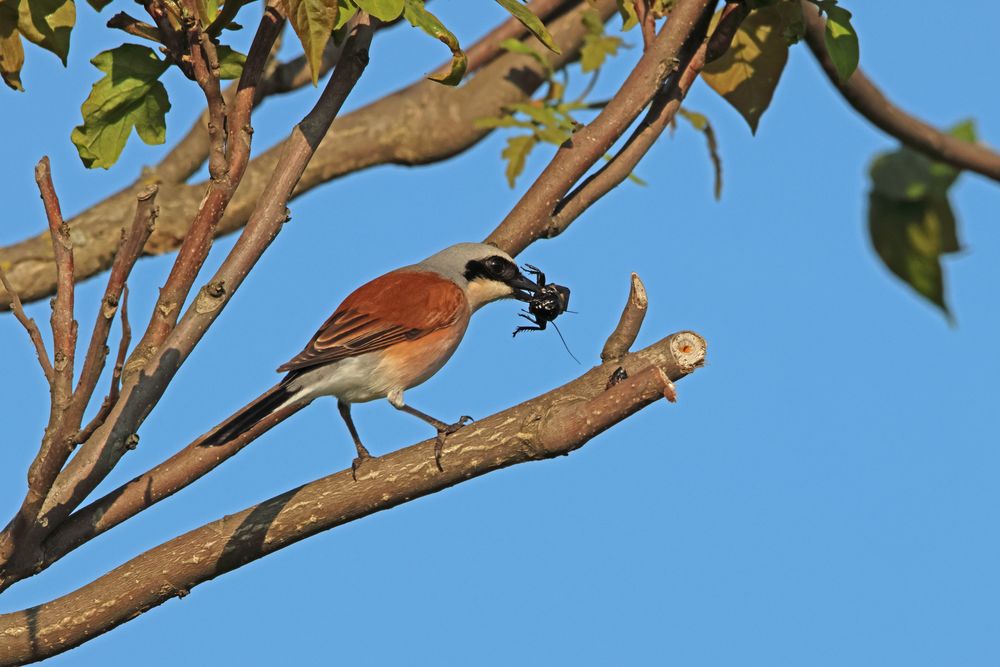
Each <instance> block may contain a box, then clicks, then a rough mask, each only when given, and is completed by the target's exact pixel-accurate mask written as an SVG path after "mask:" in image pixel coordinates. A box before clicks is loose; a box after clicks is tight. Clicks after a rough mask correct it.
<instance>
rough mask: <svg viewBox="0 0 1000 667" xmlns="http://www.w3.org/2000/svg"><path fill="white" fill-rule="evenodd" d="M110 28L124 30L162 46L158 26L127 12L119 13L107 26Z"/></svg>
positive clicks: (109, 20)
mask: <svg viewBox="0 0 1000 667" xmlns="http://www.w3.org/2000/svg"><path fill="white" fill-rule="evenodd" d="M105 25H107V27H109V28H117V29H118V30H124V31H125V32H127V33H128V34H130V35H134V36H136V37H141V38H142V39H148V40H150V41H152V42H156V43H157V44H162V43H163V41H162V38H161V37H160V31H159V30H158V29H157V27H156V26H153V25H149V24H148V23H145V22H143V21H140V20H139V19H137V18H135V17H132V16H129V15H128V14H126V13H125V12H118V13H117V14H115V15H114V16H112V17H111V18H110V19H108V22H107V23H106V24H105Z"/></svg>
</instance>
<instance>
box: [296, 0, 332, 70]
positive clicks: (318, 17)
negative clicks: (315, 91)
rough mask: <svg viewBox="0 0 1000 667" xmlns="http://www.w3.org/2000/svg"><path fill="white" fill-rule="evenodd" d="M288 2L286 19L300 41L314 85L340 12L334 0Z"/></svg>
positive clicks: (297, 0)
mask: <svg viewBox="0 0 1000 667" xmlns="http://www.w3.org/2000/svg"><path fill="white" fill-rule="evenodd" d="M286 2H287V3H288V20H289V21H291V23H292V29H294V30H295V34H296V35H298V36H299V41H300V42H302V49H303V50H304V51H305V55H306V61H307V62H308V63H309V69H310V71H311V72H312V81H313V85H314V86H315V85H316V84H317V83H319V71H320V68H321V67H322V63H323V50H324V49H326V43H327V42H329V41H330V36H331V35H332V34H333V28H334V26H335V25H336V24H337V15H338V14H339V13H340V12H339V11H338V10H339V4H338V3H337V2H336V0H333V1H332V2H331V1H329V0H286Z"/></svg>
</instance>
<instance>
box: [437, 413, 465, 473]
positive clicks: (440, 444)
mask: <svg viewBox="0 0 1000 667" xmlns="http://www.w3.org/2000/svg"><path fill="white" fill-rule="evenodd" d="M471 421H474V420H473V419H472V417H470V416H469V415H462V416H461V417H459V418H458V421H457V422H455V423H454V424H447V425H445V427H444V428H440V429H438V433H437V438H436V439H435V440H434V463H435V465H437V469H438V470H439V471H440V472H444V467H443V466H442V465H441V454H442V452H443V451H444V439H445V438H447V437H448V436H449V435H451V434H452V433H455V432H456V431H458V430H459V429H460V428H462V427H463V426H465V425H466V424H468V423H469V422H471Z"/></svg>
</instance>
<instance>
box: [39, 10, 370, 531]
mask: <svg viewBox="0 0 1000 667" xmlns="http://www.w3.org/2000/svg"><path fill="white" fill-rule="evenodd" d="M372 32H373V29H372V24H371V23H370V22H369V18H368V16H367V15H366V14H364V13H359V18H358V24H357V26H356V28H355V32H354V34H353V35H352V36H351V37H350V38H349V39H348V44H347V46H346V47H345V52H344V57H343V58H341V61H340V62H339V63H338V64H337V67H336V69H335V70H334V73H333V75H332V76H331V77H330V81H329V82H328V83H327V86H326V88H325V89H324V90H323V93H322V94H321V95H320V98H319V101H318V102H317V103H316V106H315V107H313V109H312V111H310V112H309V113H308V114H307V115H306V117H305V118H304V119H303V120H302V122H300V123H299V124H298V125H297V126H296V128H295V130H294V131H293V132H292V136H291V137H290V138H289V139H288V140H287V141H286V143H285V146H284V151H283V155H282V159H281V160H280V162H279V164H278V165H277V166H276V169H275V171H274V173H273V177H272V179H271V181H270V183H269V184H268V186H267V187H266V188H265V189H264V192H263V193H261V195H260V200H259V202H258V206H257V207H256V209H255V210H254V213H253V215H252V216H251V218H250V221H249V222H248V224H247V227H246V229H244V231H243V234H241V235H240V238H239V239H238V240H237V242H236V245H235V246H234V247H233V249H232V250H231V251H230V253H229V255H228V257H227V258H226V259H225V261H224V262H223V263H222V266H221V267H220V268H219V270H218V271H217V272H216V273H215V275H214V276H213V279H212V280H211V281H210V282H209V283H208V284H207V285H205V286H204V287H203V288H202V289H201V291H200V292H199V294H198V296H197V297H196V298H195V299H194V302H193V303H192V304H191V306H190V307H189V308H188V309H187V311H186V312H185V314H184V316H183V317H182V318H181V320H180V322H179V324H178V325H177V326H176V327H175V328H174V329H173V330H172V331H171V332H170V334H169V336H167V338H166V339H165V340H164V342H163V345H162V346H160V347H159V348H158V349H157V350H156V351H155V352H154V353H153V354H152V356H151V357H150V359H149V361H148V363H147V364H146V366H145V368H144V369H143V371H142V372H141V373H139V374H138V377H137V378H136V379H135V381H134V382H132V383H130V384H126V386H125V387H124V388H123V390H122V395H121V398H120V399H119V401H118V404H117V405H116V406H115V408H113V409H112V412H111V414H110V415H109V416H108V419H107V421H106V422H105V424H104V425H102V426H101V427H100V428H98V429H97V431H96V432H95V433H94V435H93V436H92V437H91V438H90V440H88V441H87V442H86V443H85V444H84V445H83V446H82V447H81V448H80V451H79V452H78V453H77V455H76V456H75V457H74V458H73V460H72V461H70V462H69V464H68V465H67V466H66V468H65V469H64V470H63V472H62V473H61V474H60V476H59V478H58V479H57V480H56V483H55V484H54V486H53V489H52V491H51V492H50V493H49V495H48V497H47V498H46V503H45V506H44V507H43V509H42V511H43V514H44V520H45V522H46V523H47V524H48V525H50V526H53V527H54V526H56V525H58V524H59V523H60V522H62V520H63V519H65V518H66V516H67V515H68V514H69V512H71V511H72V510H73V509H75V508H76V507H78V506H79V504H80V502H82V501H83V499H84V498H85V497H86V496H87V495H89V493H90V492H91V491H92V490H93V489H94V487H95V486H96V485H97V484H98V483H100V481H101V480H103V479H104V478H105V477H106V476H107V474H108V473H109V472H110V471H111V469H112V468H113V467H114V466H115V464H116V463H117V462H118V460H119V459H120V458H121V456H122V455H123V454H124V452H125V451H126V450H127V444H128V442H129V440H130V438H131V436H132V435H133V434H134V433H135V431H136V429H138V427H139V425H140V424H141V423H142V421H143V419H145V417H146V415H148V414H149V411H150V410H152V408H153V406H154V405H155V404H156V402H157V400H158V399H159V397H160V396H161V395H162V394H163V391H164V390H165V389H166V387H167V385H168V384H169V382H170V380H171V379H172V378H173V376H174V374H175V373H176V372H177V370H178V369H179V368H180V366H181V364H182V363H183V362H184V360H185V359H186V358H187V357H188V355H190V353H191V351H192V350H193V349H194V346H195V345H196V344H197V343H198V341H199V340H201V337H202V336H203V335H204V334H205V332H206V331H207V329H208V327H209V326H210V325H211V324H212V323H213V322H214V321H215V318H216V317H218V315H219V314H220V313H221V312H222V309H223V307H224V306H225V304H226V303H228V301H229V299H230V298H231V297H232V295H233V294H234V293H235V292H236V290H237V289H238V288H239V286H240V284H241V283H242V282H243V279H244V278H245V277H246V275H247V274H248V273H249V271H250V269H251V268H253V266H254V264H255V263H256V262H257V260H258V259H259V258H260V256H261V255H262V254H263V252H264V250H266V249H267V246H268V245H270V243H271V241H272V240H273V239H274V237H275V236H276V235H277V233H278V231H279V230H280V228H281V225H282V223H283V222H284V221H285V219H286V216H285V203H286V202H287V200H288V197H289V195H290V194H291V191H292V189H293V188H294V186H295V183H296V181H297V180H298V178H299V177H300V176H301V174H302V172H303V171H304V169H305V167H306V165H307V164H308V162H309V159H310V158H311V157H312V155H313V153H314V152H315V150H316V147H317V146H318V145H319V142H320V140H321V139H322V137H323V136H324V135H325V134H326V132H327V130H328V129H329V126H330V124H331V122H332V121H333V118H334V117H335V116H336V115H337V113H338V112H339V110H340V108H341V106H342V105H343V103H344V100H345V99H346V98H347V95H348V93H350V91H351V90H352V89H353V87H354V85H355V83H356V82H357V80H358V78H360V76H361V73H362V72H363V71H364V69H365V66H366V65H367V62H368V47H369V44H370V43H371V37H372Z"/></svg>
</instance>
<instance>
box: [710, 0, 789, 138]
mask: <svg viewBox="0 0 1000 667" xmlns="http://www.w3.org/2000/svg"><path fill="white" fill-rule="evenodd" d="M794 4H795V7H791V6H790V3H779V4H777V5H772V6H768V7H764V8H761V9H757V10H754V11H753V12H751V13H750V15H749V16H748V17H747V18H746V19H745V20H744V21H743V24H742V25H741V26H740V29H739V30H737V31H736V35H734V37H733V41H732V45H731V46H730V47H729V50H727V51H726V52H725V53H724V54H723V55H722V56H721V57H720V58H718V59H717V60H715V61H714V62H711V63H709V64H708V65H706V66H705V69H704V71H703V72H702V78H703V79H704V80H705V83H707V84H708V85H709V86H711V88H712V89H713V90H715V92H717V93H719V94H720V95H722V97H723V98H725V100H726V101H727V102H729V103H730V104H731V105H732V106H733V107H734V108H735V109H736V110H737V111H738V112H739V113H740V115H742V116H743V118H745V119H746V121H747V123H748V124H749V125H750V131H751V132H753V133H756V132H757V125H758V123H759V122H760V117H761V116H762V115H763V113H764V111H766V110H767V107H768V106H769V105H770V104H771V98H772V97H773V96H774V90H775V88H777V86H778V80H779V79H780V78H781V73H782V71H784V69H785V63H786V62H788V40H787V38H786V32H787V31H788V30H789V29H790V26H791V25H792V22H793V21H794V20H795V19H794V17H795V11H796V10H797V11H798V12H799V14H801V11H802V10H801V7H799V6H798V3H794ZM718 17H719V14H718V13H716V15H715V18H714V19H713V23H717V22H718Z"/></svg>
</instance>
